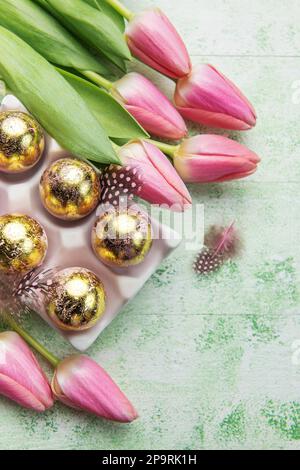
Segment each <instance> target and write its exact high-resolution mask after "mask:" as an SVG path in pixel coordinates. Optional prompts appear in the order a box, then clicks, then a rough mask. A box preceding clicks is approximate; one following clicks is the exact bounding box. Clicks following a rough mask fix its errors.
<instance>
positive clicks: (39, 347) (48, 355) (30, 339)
mask: <svg viewBox="0 0 300 470" xmlns="http://www.w3.org/2000/svg"><path fill="white" fill-rule="evenodd" d="M6 323H8V326H10V327H11V328H12V329H13V330H14V331H15V332H16V333H18V334H19V335H20V336H22V338H23V339H24V340H25V341H26V343H28V344H29V345H30V346H32V347H33V348H34V349H35V350H36V351H37V352H38V353H40V354H41V355H42V356H43V357H44V358H45V359H46V360H47V361H48V362H49V363H50V364H51V365H52V366H53V367H54V368H56V367H57V366H58V364H59V363H60V360H59V359H58V358H57V357H55V356H54V355H53V354H52V353H50V351H48V350H47V349H46V348H45V347H44V346H42V345H41V344H40V343H39V342H38V341H37V340H36V339H34V338H33V337H32V336H31V335H30V334H29V333H27V331H25V330H24V329H23V328H22V327H21V326H20V325H19V324H18V323H17V322H16V321H15V320H14V319H13V318H11V316H8V318H7V319H6Z"/></svg>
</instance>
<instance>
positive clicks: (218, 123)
mask: <svg viewBox="0 0 300 470" xmlns="http://www.w3.org/2000/svg"><path fill="white" fill-rule="evenodd" d="M177 109H178V111H179V112H180V114H181V115H182V116H183V117H184V118H185V119H188V120H190V121H193V122H197V123H199V124H203V125H204V126H207V127H219V128H222V129H230V130H235V131H247V130H249V129H251V127H252V126H250V125H249V124H247V123H245V122H244V121H241V120H239V119H236V118H234V117H232V116H227V115H226V114H220V113H215V112H212V111H204V110H202V109H193V108H183V107H180V106H177Z"/></svg>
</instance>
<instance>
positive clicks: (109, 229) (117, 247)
mask: <svg viewBox="0 0 300 470" xmlns="http://www.w3.org/2000/svg"><path fill="white" fill-rule="evenodd" d="M92 246H93V249H94V252H95V254H96V256H97V257H98V258H99V259H100V260H101V261H103V263H105V264H107V265H108V266H115V267H119V268H123V267H128V266H134V265H137V264H140V263H141V262H143V261H144V259H145V257H146V255H147V254H148V253H149V251H150V249H151V246H152V227H151V223H150V221H149V217H148V215H147V214H145V213H144V212H142V211H141V210H140V209H139V208H137V206H136V205H135V206H133V207H132V208H128V209H125V208H124V209H116V210H114V209H112V210H108V211H106V212H104V213H103V214H101V215H100V217H99V218H98V220H97V221H96V223H95V226H94V228H93V230H92Z"/></svg>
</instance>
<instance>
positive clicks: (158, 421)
mask: <svg viewBox="0 0 300 470" xmlns="http://www.w3.org/2000/svg"><path fill="white" fill-rule="evenodd" d="M125 2H126V4H127V6H128V7H132V8H133V9H135V10H136V11H137V10H138V9H142V8H146V7H149V6H153V5H155V4H157V5H159V6H160V7H161V8H162V9H163V10H164V11H165V12H166V13H167V14H168V15H169V16H170V18H171V20H172V21H173V22H174V23H175V25H176V26H177V27H178V30H179V31H180V32H181V34H182V35H183V37H184V38H185V40H186V43H187V45H188V47H189V50H190V52H191V55H192V59H193V62H194V63H197V62H201V61H209V62H211V63H213V64H214V65H216V66H217V67H219V68H220V69H221V70H222V71H223V72H224V73H225V74H227V75H228V76H229V77H230V78H232V79H233V80H234V81H235V82H236V83H237V84H238V85H239V86H240V87H241V88H242V89H243V91H244V92H245V94H246V95H248V96H249V98H250V99H251V101H253V103H254V105H255V107H256V109H257V112H258V116H259V120H258V124H257V127H256V128H255V129H254V130H253V131H251V132H248V133H244V134H237V133H232V134H231V135H232V136H233V137H234V138H238V139H239V140H240V141H241V142H245V143H246V144H247V145H248V146H249V147H251V148H253V150H255V151H257V153H259V154H260V155H261V156H262V158H263V161H262V164H261V166H260V169H259V171H258V172H257V173H256V174H255V175H253V176H252V177H251V178H249V179H247V180H244V181H236V182H231V183H226V184H223V185H219V186H218V185H209V186H205V187H200V186H196V185H193V186H191V187H190V190H191V193H192V195H193V198H194V201H195V203H203V204H204V207H205V225H206V226H209V225H210V224H213V223H221V224H222V223H230V222H231V221H232V220H233V219H235V220H236V221H237V226H238V227H239V229H240V231H241V233H242V235H243V240H244V251H243V254H242V256H241V257H240V258H239V259H238V260H236V261H235V262H234V263H231V264H227V265H226V266H225V267H224V268H223V269H222V271H221V272H220V273H218V274H217V275H215V276H213V277H212V278H209V279H204V280H200V279H197V278H196V277H195V275H194V274H193V272H192V268H191V265H192V261H193V258H194V256H195V253H196V251H195V250H187V249H186V246H185V245H184V244H183V245H182V246H181V247H180V248H179V249H178V250H177V251H176V252H175V253H174V254H173V255H172V257H171V258H169V259H168V260H167V261H166V262H165V263H164V264H163V265H162V267H161V268H160V269H159V270H158V271H157V272H156V274H155V275H154V276H153V277H152V278H151V279H150V281H149V282H148V283H147V284H146V286H145V287H144V289H143V290H142V291H141V292H140V294H139V295H138V296H137V297H136V299H135V300H134V301H133V302H131V303H130V304H129V305H128V306H127V307H126V308H125V310H124V312H123V313H122V314H121V315H120V316H119V317H118V318H117V320H115V321H114V322H113V324H112V325H111V326H110V327H109V328H107V330H106V331H105V332H104V334H103V335H102V336H101V338H100V339H99V341H98V342H97V343H96V344H95V345H94V346H93V347H92V349H91V350H90V354H91V355H92V356H93V357H94V358H95V359H96V360H97V361H99V363H101V364H102V365H103V366H104V367H105V368H106V369H107V370H108V371H109V372H110V373H111V375H112V376H113V377H115V378H116V380H117V381H118V382H119V383H120V385H121V387H122V388H123V389H124V390H125V391H126V393H127V394H128V396H129V397H130V398H131V399H132V401H133V403H134V404H135V405H136V407H137V409H138V410H139V413H140V419H139V420H138V421H136V422H135V423H133V424H132V425H130V426H127V427H126V426H120V425H115V424H112V423H107V422H104V421H101V420H98V419H96V418H93V417H89V416H87V415H85V414H82V413H76V412H73V411H71V410H69V409H67V408H65V407H63V406H62V405H59V404H58V405H55V407H54V408H53V409H52V410H50V411H48V412H47V413H45V414H43V415H37V414H34V413H32V412H30V411H26V410H22V409H20V408H19V407H18V406H16V405H14V404H12V403H10V402H8V401H7V400H5V399H0V416H1V419H0V448H6V449H106V450H112V449H212V448H217V449H231V448H234V449H243V448H251V449H255V448H264V449H273V448H283V449H299V448H300V354H298V349H299V344H297V341H299V340H300V312H299V298H300V297H299V293H300V292H299V285H300V284H299V263H300V249H299V233H300V219H299V213H300V198H299V180H300V133H299V131H300V128H299V109H300V96H298V95H299V94H297V89H299V88H300V27H299V18H300V3H299V1H298V0H264V1H263V2H262V1H259V0H253V1H252V2H245V1H243V0H209V1H208V0H186V1H184V2H178V1H175V0H157V1H156V2H152V1H148V0H140V1H138V0H125ZM137 69H138V70H142V71H144V72H146V73H147V75H148V76H149V77H152V78H153V79H154V80H155V81H156V82H157V83H158V84H159V85H160V86H162V88H163V89H164V90H165V91H166V92H167V93H168V94H169V95H170V96H171V94H172V84H171V82H170V81H168V80H167V79H164V78H162V77H160V76H159V75H158V74H156V73H155V72H151V71H149V69H147V68H146V67H143V66H140V65H139V66H137ZM199 131H201V132H203V129H199V128H197V127H196V126H193V127H192V128H191V132H192V133H196V132H199ZM28 328H29V329H30V330H31V331H32V332H33V333H34V334H35V335H38V336H39V338H40V340H41V341H42V342H44V343H45V344H46V345H47V346H48V347H49V349H51V350H53V351H54V352H56V353H57V354H61V355H62V356H63V355H66V354H67V353H70V352H72V350H71V348H70V347H69V346H68V345H67V344H66V343H65V342H64V341H63V340H62V339H61V338H60V337H59V336H57V334H56V333H55V332H54V331H52V330H50V329H49V328H48V327H46V326H45V324H44V323H42V322H40V321H38V320H37V319H31V320H28ZM297 348H298V349H297Z"/></svg>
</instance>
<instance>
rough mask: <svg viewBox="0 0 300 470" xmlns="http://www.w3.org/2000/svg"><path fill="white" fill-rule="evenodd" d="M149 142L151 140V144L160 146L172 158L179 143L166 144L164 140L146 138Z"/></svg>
mask: <svg viewBox="0 0 300 470" xmlns="http://www.w3.org/2000/svg"><path fill="white" fill-rule="evenodd" d="M146 140H147V142H150V144H153V145H155V147H157V148H159V150H161V151H162V152H163V153H165V154H166V155H168V156H169V157H171V158H174V155H175V152H176V150H177V149H178V147H179V146H178V145H170V144H166V143H164V142H158V141H157V140H152V139H146Z"/></svg>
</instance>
